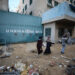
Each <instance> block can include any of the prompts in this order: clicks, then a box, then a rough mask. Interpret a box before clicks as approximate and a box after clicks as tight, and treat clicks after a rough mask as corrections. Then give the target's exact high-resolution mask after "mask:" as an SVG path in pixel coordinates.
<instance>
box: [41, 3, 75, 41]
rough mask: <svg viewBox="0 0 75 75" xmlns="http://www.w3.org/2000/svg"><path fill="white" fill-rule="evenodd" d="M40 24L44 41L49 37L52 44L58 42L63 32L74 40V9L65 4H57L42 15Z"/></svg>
mask: <svg viewBox="0 0 75 75" xmlns="http://www.w3.org/2000/svg"><path fill="white" fill-rule="evenodd" d="M73 8H74V10H73ZM42 24H43V26H44V31H43V38H44V40H45V41H46V40H47V37H48V36H50V38H51V41H52V42H58V40H60V39H61V37H62V36H63V34H64V33H65V31H66V32H69V33H70V36H71V37H72V38H75V7H71V5H69V4H68V3H67V2H63V3H61V4H59V5H58V6H57V7H55V8H52V9H50V10H48V11H46V12H45V13H44V14H43V15H42Z"/></svg>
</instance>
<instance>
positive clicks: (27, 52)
mask: <svg viewBox="0 0 75 75" xmlns="http://www.w3.org/2000/svg"><path fill="white" fill-rule="evenodd" d="M1 47H2V46H0V49H1ZM10 47H11V48H12V49H13V51H12V55H11V56H10V57H7V58H0V66H3V65H7V66H10V65H13V64H15V63H16V62H17V61H20V60H21V61H22V62H23V63H27V64H28V65H29V64H33V65H34V66H35V67H38V68H39V70H40V72H41V73H42V75H66V74H65V68H66V66H67V64H69V63H70V60H68V59H64V58H62V57H61V53H60V51H61V44H54V45H53V46H52V47H51V51H52V53H51V54H50V55H43V54H41V55H39V56H38V55H37V49H36V43H27V44H26V43H23V44H12V45H10ZM44 50H45V47H43V51H44ZM32 51H35V52H34V53H33V52H32ZM63 56H66V57H68V58H75V45H67V46H66V49H65V54H63ZM17 57H18V58H17ZM52 61H53V62H55V63H57V64H55V65H54V66H53V67H52V66H50V62H52ZM61 63H62V64H64V66H60V65H59V64H61ZM40 75H41V74H40Z"/></svg>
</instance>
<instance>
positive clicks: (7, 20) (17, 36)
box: [0, 11, 43, 43]
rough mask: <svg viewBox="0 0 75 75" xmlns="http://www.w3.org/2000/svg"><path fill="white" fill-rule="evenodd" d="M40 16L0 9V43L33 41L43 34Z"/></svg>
mask: <svg viewBox="0 0 75 75" xmlns="http://www.w3.org/2000/svg"><path fill="white" fill-rule="evenodd" d="M41 23H42V19H41V17H36V16H29V15H22V14H17V13H12V12H5V11H0V43H18V42H35V41H37V40H38V37H39V36H42V34H43V32H42V31H43V27H42V24H41Z"/></svg>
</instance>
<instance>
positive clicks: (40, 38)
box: [37, 37, 43, 55]
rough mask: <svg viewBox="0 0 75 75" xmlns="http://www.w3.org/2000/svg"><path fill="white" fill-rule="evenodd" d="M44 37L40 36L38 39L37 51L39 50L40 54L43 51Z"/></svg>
mask: <svg viewBox="0 0 75 75" xmlns="http://www.w3.org/2000/svg"><path fill="white" fill-rule="evenodd" d="M42 43H43V41H42V37H39V39H38V41H37V51H38V55H39V54H41V53H42V52H43V50H42Z"/></svg>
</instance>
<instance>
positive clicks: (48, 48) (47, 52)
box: [44, 37, 54, 54]
mask: <svg viewBox="0 0 75 75" xmlns="http://www.w3.org/2000/svg"><path fill="white" fill-rule="evenodd" d="M46 42H47V44H46V49H45V52H44V54H51V49H50V47H51V46H52V44H54V43H52V42H51V41H50V37H48V38H47V41H46Z"/></svg>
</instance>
